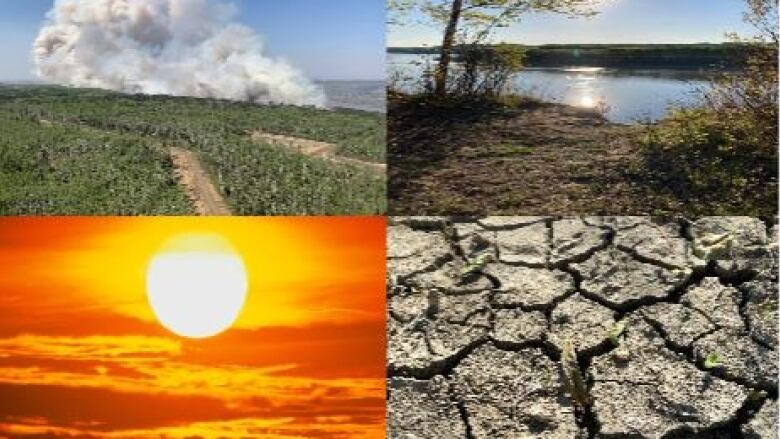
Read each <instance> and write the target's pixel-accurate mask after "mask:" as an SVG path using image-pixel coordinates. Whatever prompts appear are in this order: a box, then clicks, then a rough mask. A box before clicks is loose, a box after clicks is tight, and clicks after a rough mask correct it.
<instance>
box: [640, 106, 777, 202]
mask: <svg viewBox="0 0 780 439" xmlns="http://www.w3.org/2000/svg"><path fill="white" fill-rule="evenodd" d="M754 116H755V114H753V113H751V112H750V111H749V110H747V109H746V110H745V111H729V112H721V111H717V110H714V109H712V108H695V109H680V110H675V111H673V112H672V113H671V116H669V117H668V118H667V119H666V120H664V121H663V122H662V123H661V124H659V125H657V126H650V127H648V129H647V132H646V134H645V137H644V149H645V166H646V167H647V169H648V171H649V172H650V173H651V175H652V178H654V179H656V180H655V183H656V184H657V185H658V186H661V187H665V188H667V190H669V191H672V192H673V193H674V195H675V196H676V197H677V198H679V199H683V200H689V201H691V202H694V203H696V204H698V205H699V206H700V207H702V208H706V205H708V204H712V203H717V204H720V205H721V206H722V209H723V211H722V212H721V214H728V213H730V212H742V213H744V214H755V215H762V214H770V215H771V214H772V212H774V210H775V208H774V207H773V206H774V205H775V200H776V198H777V186H776V183H777V152H776V150H775V145H776V143H771V140H769V139H766V138H764V136H762V135H761V133H762V132H764V131H765V123H766V122H764V121H762V120H759V119H757V118H756V117H754ZM762 206H763V207H762ZM693 207H696V206H693Z"/></svg>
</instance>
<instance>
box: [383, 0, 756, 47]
mask: <svg viewBox="0 0 780 439" xmlns="http://www.w3.org/2000/svg"><path fill="white" fill-rule="evenodd" d="M743 4H744V2H743V0H604V1H603V2H602V5H601V6H600V7H599V10H600V12H601V13H600V14H599V15H597V16H595V17H593V18H590V19H584V18H577V19H568V18H565V17H563V16H560V15H554V14H549V13H548V14H532V15H529V16H527V17H525V18H524V19H523V20H522V21H521V22H520V23H518V24H516V25H514V26H512V27H510V28H508V29H504V30H502V31H501V32H499V33H498V34H497V35H496V39H497V40H500V41H506V42H518V43H525V44H552V43H698V42H705V41H708V42H719V41H722V40H723V39H724V34H725V33H726V32H733V31H738V32H745V33H747V32H749V29H748V28H747V27H746V25H745V24H744V23H742V11H743ZM440 40H441V36H440V30H437V29H431V28H427V27H423V26H400V27H397V26H394V27H392V28H391V31H390V34H389V35H388V44H389V45H391V46H418V45H424V44H425V45H438V44H440V43H441V41H440Z"/></svg>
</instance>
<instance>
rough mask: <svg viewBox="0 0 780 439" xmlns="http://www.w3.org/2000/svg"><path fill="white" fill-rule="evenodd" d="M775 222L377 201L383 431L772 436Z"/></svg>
mask: <svg viewBox="0 0 780 439" xmlns="http://www.w3.org/2000/svg"><path fill="white" fill-rule="evenodd" d="M777 232H778V227H777V225H776V224H774V223H768V222H765V221H762V220H759V219H756V218H748V217H706V218H701V219H698V220H695V221H690V220H685V219H671V220H660V219H652V218H646V217H581V218H548V217H486V218H444V217H395V218H392V219H391V221H390V226H389V230H388V255H387V258H388V260H387V264H388V280H387V301H388V306H387V312H388V317H387V319H388V320H387V322H388V323H387V336H388V357H387V361H388V364H387V370H388V381H387V384H388V394H387V399H388V401H387V410H388V427H387V428H388V437H391V438H398V439H423V438H455V439H457V438H479V439H483V438H484V439H487V438H512V439H514V438H537V437H538V438H550V439H552V438H561V439H563V438H567V439H568V438H664V439H675V438H694V439H699V438H700V439H716V438H723V439H725V438H750V439H753V438H766V439H770V438H772V439H774V438H777V436H778V431H777V422H776V419H777V416H778V413H777V382H778V378H777V376H778V370H777V367H778V357H777V343H778V331H777V324H778V320H777V319H778V314H777V313H778V306H777V304H778V298H777V280H778V279H777V247H776V245H775V244H774V243H776V242H777Z"/></svg>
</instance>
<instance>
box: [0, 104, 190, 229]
mask: <svg viewBox="0 0 780 439" xmlns="http://www.w3.org/2000/svg"><path fill="white" fill-rule="evenodd" d="M0 126H2V131H3V135H2V136H0V213H2V214H3V215H47V214H64V215H73V214H81V215H97V214H106V213H112V214H117V215H139V214H149V215H166V214H182V215H186V214H191V213H192V208H191V207H190V202H189V201H188V200H187V197H186V195H185V194H184V193H183V191H182V190H181V189H180V187H179V185H178V183H177V182H176V180H175V178H174V176H173V169H172V164H171V163H170V160H169V158H168V155H167V154H166V153H165V152H163V151H161V150H159V149H156V148H154V147H153V144H152V142H150V141H148V140H146V139H143V138H141V137H139V136H136V135H132V134H115V133H95V132H92V131H89V130H86V129H84V128H81V127H73V126H60V125H42V124H39V123H37V122H33V121H30V120H18V119H16V114H15V113H13V112H9V111H4V109H0Z"/></svg>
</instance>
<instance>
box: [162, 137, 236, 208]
mask: <svg viewBox="0 0 780 439" xmlns="http://www.w3.org/2000/svg"><path fill="white" fill-rule="evenodd" d="M170 154H171V161H172V162H173V166H174V167H175V168H176V171H175V172H176V178H178V180H179V183H180V184H181V185H182V186H183V187H184V189H185V191H186V192H187V195H188V196H189V197H190V200H192V202H193V204H194V205H195V210H196V212H197V213H198V215H205V216H225V215H230V209H229V208H228V206H227V203H225V200H224V199H223V198H222V195H221V194H220V193H219V191H218V190H217V188H216V187H214V184H213V183H212V182H211V179H210V178H209V175H208V173H206V171H205V169H203V166H202V165H201V164H200V160H198V157H197V156H196V155H195V154H194V153H193V152H192V151H188V150H186V149H183V148H177V147H172V148H170Z"/></svg>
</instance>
